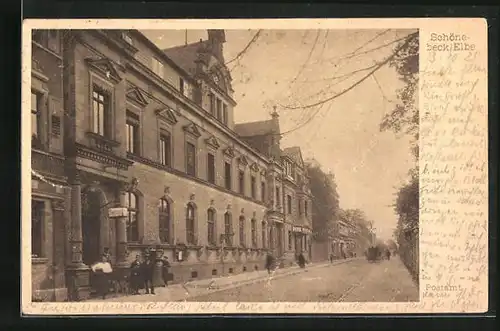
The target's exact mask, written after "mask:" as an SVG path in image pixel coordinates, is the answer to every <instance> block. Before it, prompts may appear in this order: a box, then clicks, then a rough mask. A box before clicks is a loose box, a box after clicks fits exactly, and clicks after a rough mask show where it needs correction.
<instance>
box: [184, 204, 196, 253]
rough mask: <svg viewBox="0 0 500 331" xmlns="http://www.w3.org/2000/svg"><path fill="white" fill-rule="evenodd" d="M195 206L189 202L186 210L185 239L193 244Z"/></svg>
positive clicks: (194, 241)
mask: <svg viewBox="0 0 500 331" xmlns="http://www.w3.org/2000/svg"><path fill="white" fill-rule="evenodd" d="M194 223H195V208H194V206H193V204H191V203H189V204H188V205H187V210H186V241H187V243H188V244H195V243H196V240H195V232H194V231H195V228H194Z"/></svg>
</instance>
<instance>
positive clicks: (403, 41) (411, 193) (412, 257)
mask: <svg viewBox="0 0 500 331" xmlns="http://www.w3.org/2000/svg"><path fill="white" fill-rule="evenodd" d="M390 31H391V29H387V30H384V31H381V32H380V33H378V34H377V35H376V36H375V37H374V38H372V39H370V40H368V41H367V42H365V43H364V44H363V45H361V46H360V47H357V48H356V49H355V50H354V51H352V52H350V53H348V54H346V55H345V56H343V57H340V58H337V59H336V62H335V64H334V65H333V66H332V63H333V62H331V61H328V59H324V58H322V57H321V58H320V59H319V60H318V63H319V64H321V65H324V66H325V67H326V66H330V67H329V69H332V70H334V71H335V70H338V69H339V68H341V67H342V65H341V64H343V63H345V62H346V61H352V60H353V59H356V58H359V57H360V56H370V55H372V56H373V55H374V54H376V53H377V52H378V51H379V50H381V49H385V48H387V47H392V46H393V45H394V46H395V47H394V49H393V51H392V52H391V54H390V55H389V56H388V57H386V58H385V59H383V60H379V61H377V62H375V64H373V65H372V66H369V67H366V68H362V69H358V70H355V71H353V72H351V73H348V74H344V75H340V76H334V77H330V78H329V79H326V80H325V79H322V82H323V83H324V82H326V81H329V82H330V83H331V84H330V85H328V84H323V83H322V84H321V86H320V87H319V88H318V90H317V91H312V94H311V96H314V98H313V99H314V100H311V101H310V103H306V104H304V103H303V102H302V101H301V100H299V101H300V102H293V103H292V104H289V105H283V104H281V105H280V107H281V108H282V109H284V110H287V111H290V110H302V113H303V114H306V113H307V112H308V111H310V112H309V113H312V115H310V116H304V117H303V118H302V116H301V119H302V121H301V123H299V124H298V125H297V126H296V127H295V128H292V129H291V130H287V131H285V132H282V133H281V135H282V136H284V135H287V134H290V133H292V132H294V131H297V130H300V129H301V128H303V127H305V126H306V125H308V124H309V123H310V122H311V121H312V120H313V119H314V118H315V117H317V116H319V115H318V114H319V113H320V112H321V111H322V109H323V108H322V107H323V106H324V105H327V104H329V105H331V104H332V103H333V102H335V100H336V99H337V98H339V97H341V96H342V95H344V94H346V93H349V92H350V91H352V90H353V89H355V88H356V87H357V86H360V85H361V84H363V83H364V82H366V81H367V80H368V78H372V79H373V80H374V81H375V82H376V83H377V85H378V86H379V89H380V92H381V94H382V97H383V99H384V100H385V101H386V102H387V103H390V104H391V107H392V108H393V109H392V111H390V112H389V113H388V114H387V115H385V116H384V117H383V119H382V120H381V123H380V131H393V132H394V133H395V134H401V135H406V136H409V137H411V138H412V146H410V148H411V152H412V154H413V156H414V158H415V160H416V161H418V149H419V146H418V140H419V110H418V103H417V102H418V100H417V98H418V97H417V90H418V78H419V77H418V72H419V56H418V55H419V33H418V31H417V32H411V33H409V34H407V35H405V36H404V37H402V38H397V39H394V40H392V41H390V42H389V43H386V44H384V45H380V46H377V47H372V48H370V49H364V48H365V47H367V45H369V44H371V43H373V42H374V40H376V39H378V38H381V37H382V36H384V35H386V34H388V33H389V32H390ZM320 33H321V31H320V30H317V32H316V38H315V41H314V44H313V45H312V48H311V51H310V53H309V56H308V58H307V60H306V62H304V63H303V65H302V66H301V67H300V70H299V72H298V73H297V75H296V78H295V79H294V80H293V81H292V82H291V83H290V85H289V86H288V87H287V89H286V90H288V91H292V87H294V86H295V84H297V82H298V79H297V78H298V77H299V76H301V75H302V74H303V72H304V71H305V68H306V67H307V66H308V65H310V60H311V54H312V53H313V51H314V50H315V48H316V46H317V44H318V40H319V36H320ZM268 34H269V32H265V31H263V30H258V31H257V33H256V34H255V35H254V37H253V38H252V39H251V40H250V42H249V43H248V45H247V46H246V47H245V48H244V49H243V51H241V52H240V53H239V54H238V55H237V56H236V58H234V59H233V60H231V61H229V62H228V64H229V63H231V62H233V64H234V67H233V68H232V69H231V70H233V69H234V68H235V67H238V66H239V61H240V60H241V58H242V57H243V56H244V54H245V53H246V52H247V51H248V50H249V49H251V46H252V44H258V42H259V41H258V40H259V39H263V38H265V37H266V35H268ZM306 35H307V33H306ZM327 37H328V30H326V31H325V32H324V45H323V48H325V47H326V40H327ZM321 53H322V52H321ZM387 65H388V66H390V67H393V68H394V69H395V70H396V72H397V74H398V75H399V77H400V79H401V81H402V82H403V87H402V88H401V89H399V90H398V91H397V98H396V99H397V100H394V101H390V100H389V99H387V97H386V96H385V94H384V91H383V88H382V87H381V86H380V84H379V82H378V79H377V77H376V73H377V72H378V71H379V69H380V68H382V67H384V66H387ZM335 68H336V69H335ZM357 74H362V77H361V78H359V79H357V80H356V81H355V82H354V83H352V84H350V86H349V87H348V88H345V89H343V90H342V91H340V92H339V91H336V90H335V85H336V83H338V82H342V81H344V80H345V79H348V78H352V77H354V76H355V75H357ZM305 82H306V83H308V84H309V81H308V80H305ZM299 88H300V86H299ZM295 94H296V93H291V95H295ZM300 99H302V98H300ZM329 109H330V108H327V109H326V111H329ZM395 161H396V160H395ZM308 171H309V175H310V177H311V179H310V181H311V191H312V194H313V196H314V199H313V228H314V238H315V240H317V241H325V240H327V239H328V237H331V236H332V235H333V229H334V224H335V222H334V220H335V219H338V218H339V217H344V218H345V217H347V218H350V220H352V221H354V222H355V223H358V224H359V225H360V226H361V228H363V227H366V229H369V228H370V226H371V224H372V223H371V222H369V221H368V220H366V216H365V215H364V213H363V212H362V211H359V210H351V211H342V210H341V209H340V207H339V194H338V192H337V185H336V183H335V177H334V175H333V174H332V173H325V172H323V170H322V169H321V167H320V166H319V164H318V163H317V162H316V161H314V160H313V161H310V162H308ZM393 207H394V211H395V213H396V215H397V216H398V223H397V227H396V229H395V230H394V233H393V237H394V240H395V241H396V245H397V246H398V247H397V248H398V249H397V250H398V254H399V255H400V258H401V260H402V261H403V263H404V264H405V266H406V267H407V268H408V270H409V271H410V273H411V274H412V276H413V277H414V278H415V279H418V271H419V267H418V265H419V261H418V251H419V247H418V233H419V169H418V162H415V167H414V168H413V169H411V170H410V171H409V173H408V178H407V180H406V183H404V184H403V185H402V186H401V187H399V188H396V192H395V199H394V204H393ZM388 244H390V245H392V246H394V241H392V242H389V243H388Z"/></svg>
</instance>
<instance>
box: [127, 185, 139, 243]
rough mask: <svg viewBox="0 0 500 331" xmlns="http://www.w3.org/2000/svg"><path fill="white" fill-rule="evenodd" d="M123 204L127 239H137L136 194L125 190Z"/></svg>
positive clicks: (134, 240) (137, 204) (137, 205)
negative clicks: (125, 213) (125, 212)
mask: <svg viewBox="0 0 500 331" xmlns="http://www.w3.org/2000/svg"><path fill="white" fill-rule="evenodd" d="M125 206H126V207H127V211H128V213H127V241H129V242H136V241H139V227H138V224H137V219H138V214H139V203H138V199H137V195H135V193H133V192H127V193H126V198H125Z"/></svg>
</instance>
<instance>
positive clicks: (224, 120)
mask: <svg viewBox="0 0 500 331" xmlns="http://www.w3.org/2000/svg"><path fill="white" fill-rule="evenodd" d="M228 116H229V114H228V111H227V105H226V104H224V105H222V123H224V124H225V125H227V123H228Z"/></svg>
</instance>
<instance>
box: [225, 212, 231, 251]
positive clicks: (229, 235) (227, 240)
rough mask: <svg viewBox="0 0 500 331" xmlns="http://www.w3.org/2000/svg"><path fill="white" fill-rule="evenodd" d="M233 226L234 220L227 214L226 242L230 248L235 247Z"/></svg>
mask: <svg viewBox="0 0 500 331" xmlns="http://www.w3.org/2000/svg"><path fill="white" fill-rule="evenodd" d="M232 232H233V226H232V220H231V214H230V213H225V214H224V237H225V238H224V240H225V243H226V245H228V246H233V236H232Z"/></svg>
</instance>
